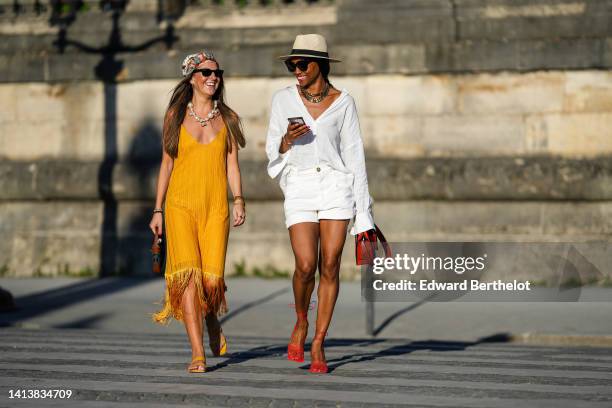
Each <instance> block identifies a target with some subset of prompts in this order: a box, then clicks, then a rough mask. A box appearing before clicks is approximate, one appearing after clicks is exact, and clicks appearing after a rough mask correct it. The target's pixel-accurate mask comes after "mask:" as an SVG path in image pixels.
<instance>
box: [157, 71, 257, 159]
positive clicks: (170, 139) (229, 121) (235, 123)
mask: <svg viewBox="0 0 612 408" xmlns="http://www.w3.org/2000/svg"><path fill="white" fill-rule="evenodd" d="M212 61H215V62H216V63H217V67H218V66H219V63H218V62H217V61H216V60H212ZM192 75H193V73H192V74H190V75H188V76H186V77H185V78H183V79H182V80H181V81H180V82H179V83H178V85H176V87H175V88H174V90H173V91H172V97H171V98H170V102H169V103H168V108H167V109H166V115H165V116H164V130H163V137H162V142H163V145H164V151H165V152H166V153H168V154H169V155H170V157H172V158H176V157H177V156H178V142H179V134H180V132H181V124H182V123H183V120H185V113H186V111H187V104H188V103H189V102H190V101H191V99H192V98H193V88H192V85H191V83H190V81H191V76H192ZM212 98H213V100H216V101H217V106H218V108H219V111H220V112H221V118H222V119H223V122H224V123H225V126H226V127H227V130H228V132H227V138H228V139H227V140H228V150H229V151H230V152H231V151H232V145H233V143H232V141H234V142H236V144H237V145H238V146H239V147H244V146H245V145H246V140H245V139H244V132H243V130H242V122H241V121H240V117H239V116H238V114H237V113H236V112H234V110H233V109H232V108H230V107H229V106H227V104H226V103H225V86H224V80H223V77H221V78H220V80H219V88H217V91H216V92H215V94H214V95H213V97H212Z"/></svg>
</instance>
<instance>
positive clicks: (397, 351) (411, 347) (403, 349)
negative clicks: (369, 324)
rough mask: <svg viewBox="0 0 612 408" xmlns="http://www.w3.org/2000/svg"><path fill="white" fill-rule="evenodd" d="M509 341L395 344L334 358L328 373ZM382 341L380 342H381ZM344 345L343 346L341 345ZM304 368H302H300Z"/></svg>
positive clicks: (506, 336)
mask: <svg viewBox="0 0 612 408" xmlns="http://www.w3.org/2000/svg"><path fill="white" fill-rule="evenodd" d="M509 340H510V335H509V334H507V333H496V334H493V335H491V336H487V337H483V338H480V339H478V340H476V341H450V340H448V341H440V340H426V341H411V342H408V343H405V344H397V345H394V346H392V347H389V348H387V349H384V350H380V351H377V352H375V353H367V352H366V353H361V354H348V355H345V356H342V357H340V358H335V359H331V360H328V361H327V364H328V366H329V372H330V373H331V372H333V371H334V370H335V369H336V368H338V367H341V366H343V365H345V364H349V363H361V362H368V361H374V360H376V359H378V358H384V357H390V356H400V355H404V354H409V353H413V352H415V351H421V350H429V351H440V352H445V351H463V350H466V349H467V348H469V347H473V346H477V345H479V344H482V343H503V342H508V341H509ZM381 341H382V340H381ZM336 342H337V341H335V340H330V341H326V342H325V348H329V347H330V346H331V347H333V346H334V343H336ZM343 345H344V344H343ZM302 368H304V367H302Z"/></svg>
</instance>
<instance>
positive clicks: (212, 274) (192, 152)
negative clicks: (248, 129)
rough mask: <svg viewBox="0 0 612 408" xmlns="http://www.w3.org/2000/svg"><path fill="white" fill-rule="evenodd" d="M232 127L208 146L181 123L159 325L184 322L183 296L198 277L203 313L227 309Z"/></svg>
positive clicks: (167, 217) (168, 215)
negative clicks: (229, 135) (229, 136)
mask: <svg viewBox="0 0 612 408" xmlns="http://www.w3.org/2000/svg"><path fill="white" fill-rule="evenodd" d="M226 147H227V128H226V127H225V126H224V127H223V129H221V130H220V131H219V132H218V133H217V135H216V136H215V138H214V139H213V140H212V141H211V142H209V143H208V144H202V143H200V142H198V141H197V140H196V139H194V137H193V136H192V135H191V134H189V132H188V131H187V129H186V128H185V127H184V126H181V132H180V135H179V146H178V156H177V157H176V159H175V160H174V164H173V168H172V173H171V176H170V181H169V185H168V191H167V193H166V201H165V209H164V212H165V235H166V270H165V277H166V292H165V298H164V306H163V308H162V310H160V311H159V312H157V313H155V314H154V315H153V320H154V321H155V322H157V323H161V324H164V323H167V322H168V319H169V318H170V317H174V318H175V319H176V320H183V313H182V308H181V299H182V296H183V292H184V291H185V288H186V287H187V285H188V284H189V280H190V279H191V278H192V277H193V278H194V279H195V286H196V290H197V297H198V299H199V300H200V305H201V307H202V311H203V312H204V313H208V312H214V313H216V314H221V313H225V312H226V310H227V307H226V303H225V290H226V287H225V283H224V279H223V274H224V268H225V255H226V248H227V238H228V233H229V209H228V203H227V173H226V154H227V150H226Z"/></svg>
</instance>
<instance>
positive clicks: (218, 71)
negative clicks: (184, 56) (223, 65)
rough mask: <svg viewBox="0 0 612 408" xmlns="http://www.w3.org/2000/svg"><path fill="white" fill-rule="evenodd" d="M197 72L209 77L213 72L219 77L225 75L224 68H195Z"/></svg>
mask: <svg viewBox="0 0 612 408" xmlns="http://www.w3.org/2000/svg"><path fill="white" fill-rule="evenodd" d="M196 72H201V73H202V76H204V77H209V76H210V75H211V74H212V73H213V72H214V73H215V76H216V77H217V78H222V77H223V70H222V69H210V68H201V69H194V70H193V73H194V74H195V73H196Z"/></svg>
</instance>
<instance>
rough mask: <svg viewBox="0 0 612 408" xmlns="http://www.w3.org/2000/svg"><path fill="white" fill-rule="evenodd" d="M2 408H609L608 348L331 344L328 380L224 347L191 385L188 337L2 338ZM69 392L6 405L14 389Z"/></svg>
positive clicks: (234, 340)
mask: <svg viewBox="0 0 612 408" xmlns="http://www.w3.org/2000/svg"><path fill="white" fill-rule="evenodd" d="M0 333H1V335H0V353H1V355H2V358H1V359H0V372H1V375H0V388H1V389H2V390H1V392H2V398H0V406H2V407H45V406H49V407H63V406H75V407H134V406H136V407H165V406H184V407H188V406H237V407H241V406H244V407H307V406H322V407H327V406H330V407H361V406H387V407H394V406H414V407H511V408H516V407H555V408H557V407H572V408H579V407H611V406H612V349H609V348H595V347H593V348H588V347H553V346H546V347H544V346H527V345H515V344H508V343H478V342H461V341H455V342H452V341H410V340H398V339H392V340H391V339H386V340H385V339H372V338H355V339H350V338H342V339H340V338H333V337H332V338H330V339H329V340H328V341H327V343H326V352H327V357H328V360H329V363H330V368H331V369H332V372H331V374H329V375H313V374H310V373H309V372H308V370H307V368H308V360H307V362H306V363H302V364H300V363H293V362H290V361H287V360H286V354H285V347H286V343H285V342H286V339H282V338H266V337H255V336H250V337H247V336H232V337H229V339H228V340H229V354H228V355H227V356H225V357H222V358H212V357H209V358H208V367H209V370H210V371H209V372H207V373H205V374H188V373H187V372H186V371H185V368H186V365H187V363H188V360H189V357H190V351H189V348H188V345H187V340H186V337H185V336H184V335H182V334H172V333H166V334H153V333H115V332H110V331H107V330H91V329H19V328H3V329H1V330H0ZM22 389H25V390H27V389H38V390H43V389H65V390H72V393H73V394H72V396H71V398H70V399H64V400H60V399H45V400H41V399H29V400H28V399H9V392H10V390H22Z"/></svg>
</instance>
